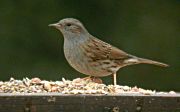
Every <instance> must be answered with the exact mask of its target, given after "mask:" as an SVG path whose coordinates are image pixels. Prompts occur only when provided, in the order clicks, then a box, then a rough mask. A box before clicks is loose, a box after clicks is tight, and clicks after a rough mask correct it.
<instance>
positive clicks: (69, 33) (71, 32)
mask: <svg viewBox="0 0 180 112" xmlns="http://www.w3.org/2000/svg"><path fill="white" fill-rule="evenodd" d="M49 26H52V27H55V28H56V29H58V30H60V31H61V32H62V34H63V35H64V38H68V37H78V36H80V35H86V34H89V33H88V31H87V30H86V28H85V27H84V26H83V24H82V23H81V22H80V21H79V20H77V19H74V18H65V19H62V20H60V21H59V22H57V23H54V24H50V25H49Z"/></svg>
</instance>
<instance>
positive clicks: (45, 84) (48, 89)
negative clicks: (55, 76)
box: [44, 82, 51, 91]
mask: <svg viewBox="0 0 180 112" xmlns="http://www.w3.org/2000/svg"><path fill="white" fill-rule="evenodd" d="M44 89H45V90H47V91H50V90H51V84H50V83H49V82H46V83H44Z"/></svg>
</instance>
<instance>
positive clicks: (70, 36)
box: [49, 18, 168, 85]
mask: <svg viewBox="0 0 180 112" xmlns="http://www.w3.org/2000/svg"><path fill="white" fill-rule="evenodd" d="M49 26H53V27H55V28H57V29H58V30H60V31H61V32H62V34H63V36H64V54H65V57H66V59H67V61H68V62H69V64H70V65H71V66H72V67H73V68H74V69H76V70H77V71H79V72H81V73H83V74H86V75H89V76H94V77H103V76H108V75H113V79H114V85H116V83H117V82H116V72H117V71H118V70H119V69H120V68H122V67H125V66H128V65H134V64H141V63H146V64H154V65H158V66H162V67H167V66H168V65H167V64H164V63H160V62H157V61H152V60H149V59H143V58H139V57H136V56H133V55H130V54H128V53H126V52H124V51H122V50H120V49H118V48H116V47H114V46H112V45H110V44H108V43H106V42H103V41H101V40H99V39H97V38H95V37H94V36H92V35H91V34H90V33H89V32H88V31H87V30H86V28H85V27H84V26H83V24H82V23H81V22H80V21H79V20H77V19H73V18H66V19H62V20H60V21H59V22H58V23H55V24H50V25H49Z"/></svg>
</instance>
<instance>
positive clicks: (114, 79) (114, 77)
mask: <svg viewBox="0 0 180 112" xmlns="http://www.w3.org/2000/svg"><path fill="white" fill-rule="evenodd" d="M113 82H114V86H115V85H117V79H116V73H113Z"/></svg>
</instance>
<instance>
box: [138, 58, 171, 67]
mask: <svg viewBox="0 0 180 112" xmlns="http://www.w3.org/2000/svg"><path fill="white" fill-rule="evenodd" d="M137 60H138V62H139V63H145V64H153V65H157V66H161V67H168V66H169V65H167V64H165V63H161V62H158V61H153V60H149V59H144V58H137Z"/></svg>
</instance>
